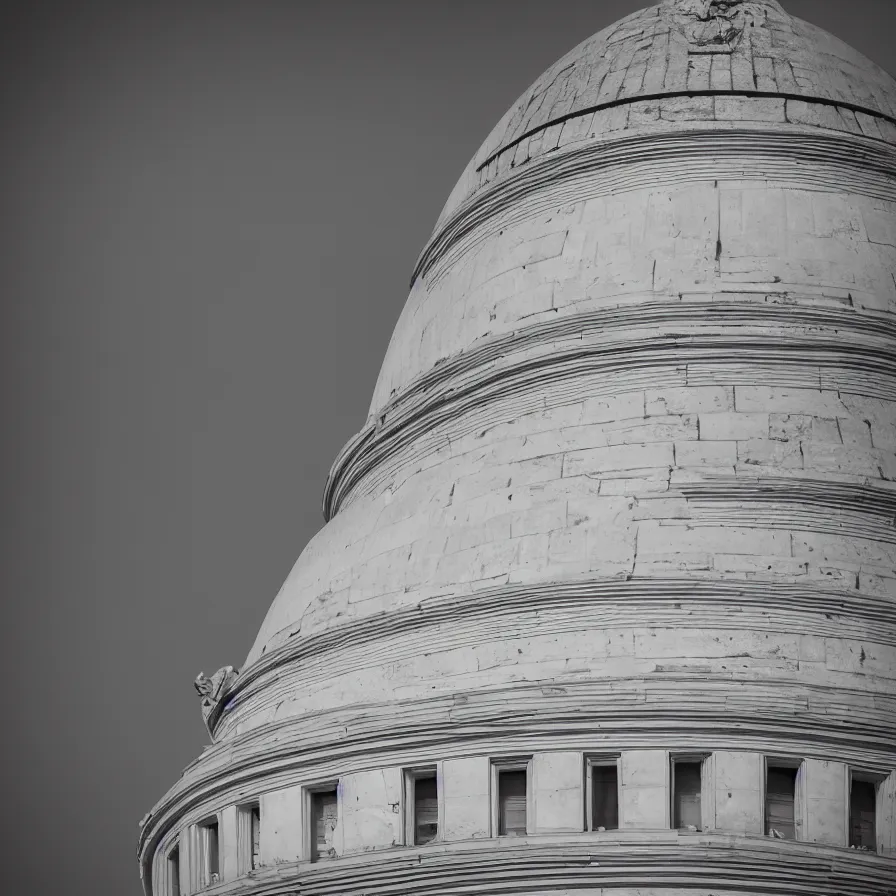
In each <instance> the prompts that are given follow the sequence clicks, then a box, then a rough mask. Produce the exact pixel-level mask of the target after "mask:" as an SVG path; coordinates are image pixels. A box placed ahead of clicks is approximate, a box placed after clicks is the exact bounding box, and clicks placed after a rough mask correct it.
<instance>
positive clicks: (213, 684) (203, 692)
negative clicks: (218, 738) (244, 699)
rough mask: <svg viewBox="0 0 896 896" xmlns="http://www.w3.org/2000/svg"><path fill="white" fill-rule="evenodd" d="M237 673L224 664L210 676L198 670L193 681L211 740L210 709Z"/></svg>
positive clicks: (219, 699) (218, 700) (228, 687)
mask: <svg viewBox="0 0 896 896" xmlns="http://www.w3.org/2000/svg"><path fill="white" fill-rule="evenodd" d="M239 674H240V673H239V672H238V671H237V670H235V669H234V668H233V666H224V668H223V669H218V671H217V672H215V674H214V675H212V677H211V678H209V677H208V676H207V675H206V674H205V673H204V672H200V673H199V674H198V675H197V676H196V678H195V680H194V681H193V687H195V688H196V693H197V694H199V698H200V705H201V707H202V721H203V722H205V727H206V728H208V733H209V735H211V736H212V740H214V735H213V733H212V730H211V728H210V727H209V724H208V719H209V716H210V715H211V714H212V710H213V709H214V708H215V707H216V706H217V705H218V703H220V701H221V698H222V697H223V696H224V694H225V693H226V692H227V691H229V690H230V688H231V686H232V685H233V683H234V682H235V681H236V679H237V678H238V677H239Z"/></svg>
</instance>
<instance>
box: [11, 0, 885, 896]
mask: <svg viewBox="0 0 896 896" xmlns="http://www.w3.org/2000/svg"><path fill="white" fill-rule="evenodd" d="M643 5H645V4H644V3H641V2H638V0H550V2H548V0H539V2H533V0H478V2H471V0H452V2H450V3H447V2H435V0H357V2H349V0H325V2H323V0H322V2H312V0H293V2H269V0H257V2H252V3H249V2H226V0H219V2H214V3H213V2H204V0H193V2H190V3H171V2H168V3H165V2H158V3H152V4H148V3H142V4H137V3H127V2H123V0H120V2H116V3H112V2H109V3H85V2H75V0H68V2H65V3H52V2H33V3H24V4H18V6H16V7H15V11H14V12H9V11H7V12H6V13H5V15H4V21H3V36H2V41H3V44H4V46H3V47H2V48H0V67H2V69H3V71H2V80H0V84H2V87H0V113H2V122H3V135H4V136H3V142H2V144H0V152H2V155H3V159H2V166H0V179H2V196H3V209H4V234H3V241H2V246H3V249H2V252H0V278H2V287H3V291H2V295H3V298H4V306H3V318H2V320H0V333H2V336H3V339H4V346H3V349H4V350H3V352H2V353H0V359H2V361H0V363H2V365H3V369H2V377H0V386H2V394H3V420H4V424H5V425H4V430H5V432H4V446H5V450H6V458H5V463H4V466H3V472H4V476H3V480H2V482H3V491H2V495H0V498H2V502H3V508H4V519H5V521H6V525H5V527H4V538H3V539H2V542H0V543H2V551H3V558H2V561H3V562H2V566H0V568H2V574H3V578H4V582H3V584H4V591H3V602H2V617H0V631H2V633H3V637H4V641H5V644H4V650H3V652H2V662H3V675H4V682H5V688H4V693H5V697H4V701H3V704H4V705H3V712H4V715H3V718H4V735H5V736H4V737H3V750H4V753H5V755H4V760H5V761H4V764H3V766H2V767H3V772H4V777H5V778H6V779H7V780H6V790H5V794H6V801H7V802H6V806H5V807H4V812H3V813H2V816H3V825H4V826H5V828H6V830H5V834H4V837H3V845H4V849H5V850H7V851H8V853H9V855H8V856H7V860H6V862H5V863H4V872H3V883H2V885H0V889H2V890H3V891H4V892H9V893H21V894H26V893H27V894H29V896H43V894H47V896H49V894H58V893H60V892H62V891H63V890H64V891H65V892H66V893H67V894H77V896H80V894H82V893H83V894H85V896H86V894H94V896H97V894H102V896H105V894H110V896H112V894H116V896H123V894H131V896H137V894H138V893H139V892H140V890H139V883H138V879H137V867H136V862H135V858H134V850H135V844H136V838H137V834H138V829H137V821H138V819H140V818H141V816H143V815H144V813H145V812H146V811H147V810H148V809H149V808H150V807H151V806H152V804H153V803H154V802H155V801H156V800H157V799H158V798H159V797H160V796H161V795H162V794H163V792H164V791H165V790H166V789H167V788H168V787H169V786H170V785H171V784H173V783H174V781H175V780H176V778H177V777H178V776H179V774H180V772H181V770H182V769H183V767H184V766H185V765H186V764H187V763H188V762H189V761H190V760H192V759H193V758H194V757H195V756H196V755H197V754H198V753H199V751H200V750H201V748H202V746H203V744H204V743H205V742H206V735H205V731H204V729H203V726H202V723H201V717H200V712H199V701H198V699H197V697H196V695H195V693H194V692H193V688H192V684H191V682H192V679H193V678H194V677H195V675H196V674H197V673H198V672H199V671H200V670H203V671H205V672H207V673H209V674H210V673H212V672H214V671H215V670H216V669H217V668H218V667H219V666H222V665H225V664H233V665H236V666H239V665H240V664H242V662H243V660H244V658H245V656H246V653H247V652H248V650H249V647H250V645H251V643H252V640H253V639H254V636H255V633H256V631H257V629H258V627H259V625H260V623H261V620H262V618H263V616H264V613H265V611H266V610H267V607H268V605H269V604H270V602H271V600H272V599H273V597H274V595H275V594H276V592H277V590H278V588H279V587H280V584H281V583H282V581H283V579H284V578H285V577H286V574H287V573H288V571H289V569H290V567H291V566H292V564H293V562H294V561H295V559H296V558H297V556H298V555H299V553H300V551H301V550H302V548H303V547H304V545H305V544H306V542H307V541H308V539H309V538H310V537H311V536H312V535H313V534H314V532H315V531H316V530H317V529H318V528H319V527H320V526H321V524H322V522H323V521H322V517H321V512H320V498H321V492H322V489H323V484H324V479H325V477H326V474H327V471H328V469H329V466H330V463H331V461H332V459H333V458H334V456H335V455H336V452H337V451H338V450H339V449H340V448H341V446H342V445H343V443H344V442H345V441H346V440H347V439H348V438H349V436H351V435H352V434H353V433H354V432H355V431H356V430H357V429H358V428H359V427H360V426H361V425H362V424H363V422H364V418H365V415H366V411H367V404H368V401H369V399H370V395H371V392H372V389H373V384H374V380H375V378H376V374H377V371H378V368H379V364H380V361H381V359H382V356H383V354H384V352H385V349H386V345H387V343H388V340H389V336H390V334H391V330H392V327H393V326H394V324H395V321H396V319H397V317H398V314H399V311H400V310H401V307H402V305H403V303H404V301H405V298H406V296H407V283H408V279H409V276H410V272H411V268H412V266H413V263H414V261H415V259H416V256H417V253H418V252H419V250H420V249H421V248H422V246H423V243H424V242H425V240H426V239H427V237H428V236H429V233H430V230H431V228H432V226H433V224H434V222H435V219H436V216H437V215H438V213H439V211H440V210H441V207H442V205H443V203H444V201H445V200H446V199H447V196H448V193H449V191H450V189H451V187H452V186H453V184H454V182H455V180H456V178H457V177H458V175H459V174H460V172H461V171H462V169H463V167H464V166H465V164H466V162H467V160H468V159H469V158H470V156H471V155H472V154H473V152H474V151H475V150H476V148H477V147H478V145H479V144H480V142H481V141H482V140H483V139H484V138H485V136H486V135H487V133H488V132H489V130H490V129H491V127H492V126H493V125H494V124H495V122H496V121H497V120H498V118H499V117H500V116H501V115H502V114H503V112H504V111H505V110H506V109H507V107H508V106H509V105H510V104H511V103H512V102H513V100H515V99H516V97H517V96H518V95H519V94H520V93H521V92H522V91H523V90H524V89H525V88H526V87H527V86H528V85H529V83H530V82H532V81H533V80H534V79H535V78H536V77H537V76H538V75H539V74H540V73H541V72H542V71H543V70H544V69H545V68H546V67H547V66H548V65H550V64H551V63H552V62H553V61H554V60H555V59H557V58H558V57H559V56H561V55H562V54H563V53H565V52H566V51H567V50H569V49H571V48H572V46H574V45H575V44H577V43H579V42H580V41H581V40H583V39H585V38H586V37H588V36H589V35H590V34H592V33H594V32H595V31H597V30H599V29H601V28H603V27H604V26H606V25H608V24H610V23H611V22H612V21H615V20H616V19H618V18H620V17H622V16H623V15H627V14H628V13H630V12H633V11H634V10H636V9H638V8H640V7H641V6H643ZM785 6H786V7H787V8H788V9H789V10H790V11H791V12H793V13H794V14H796V15H799V16H801V17H803V18H808V19H810V20H811V21H813V22H815V23H816V24H818V25H820V26H822V27H824V28H827V29H828V30H830V31H832V32H834V33H835V34H837V35H838V36H839V37H842V38H843V39H844V40H846V41H847V42H848V43H851V44H852V45H853V46H855V47H856V48H858V49H859V50H861V51H863V52H864V53H865V54H866V55H868V56H870V57H871V58H872V59H873V60H875V61H876V62H878V63H879V64H880V65H882V66H883V67H884V68H886V69H888V70H889V71H891V72H896V58H894V53H896V50H894V45H893V41H892V35H893V33H894V30H896V29H894V25H896V3H894V2H893V0H785Z"/></svg>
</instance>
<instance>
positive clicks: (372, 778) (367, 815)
mask: <svg viewBox="0 0 896 896" xmlns="http://www.w3.org/2000/svg"><path fill="white" fill-rule="evenodd" d="M401 800H402V781H401V769H398V768H386V769H382V770H379V771H372V772H358V773H357V774H354V775H346V776H345V777H344V778H343V779H342V807H341V808H342V817H341V821H342V835H343V852H344V854H346V855H350V854H352V853H358V852H369V851H371V850H375V849H386V848H388V847H390V846H396V845H398V844H400V843H401V842H402V830H401V818H402V815H401V808H402V807H401Z"/></svg>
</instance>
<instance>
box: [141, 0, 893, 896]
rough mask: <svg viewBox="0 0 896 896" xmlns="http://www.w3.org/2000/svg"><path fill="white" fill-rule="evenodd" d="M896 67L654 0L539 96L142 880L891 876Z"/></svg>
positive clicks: (457, 888) (501, 890)
mask: <svg viewBox="0 0 896 896" xmlns="http://www.w3.org/2000/svg"><path fill="white" fill-rule="evenodd" d="M894 312H896V82H894V80H893V79H892V78H891V77H890V76H889V75H887V74H886V73H885V72H883V71H882V70H881V69H880V68H878V67H877V66H876V65H874V64H873V63H871V62H870V61H868V60H867V59H865V58H864V57H862V56H861V55H859V54H858V53H857V52H855V51H854V50H852V49H851V48H850V47H848V46H846V45H845V44H844V43H842V42H841V41H839V40H837V39H836V38H835V37H832V36H831V35H829V34H827V33H825V32H823V31H821V30H819V29H818V28H816V27H814V26H812V25H810V24H807V23H806V22H803V21H801V20H799V19H795V18H793V17H792V16H790V15H788V14H787V13H786V12H785V11H784V9H783V8H782V7H781V5H780V4H779V3H778V2H776V0H665V2H663V3H660V4H659V5H658V6H653V7H651V8H649V9H645V10H643V11H641V12H638V13H636V14H634V15H632V16H629V17H628V18H626V19H623V20H622V21H620V22H618V23H617V24H615V25H613V26H611V27H610V28H607V29H605V30H604V31H601V32H600V33H599V34H596V35H595V36H594V37H591V38H589V39H588V40H586V41H585V42H584V43H582V44H581V45H580V46H578V47H576V48H575V49H574V50H572V51H571V52H570V53H569V54H568V55H567V56H565V57H564V58H563V59H561V60H560V61H559V62H557V63H556V64H555V65H554V66H552V67H551V68H550V69H549V70H548V71H547V72H545V74H544V75H543V76H542V77H541V78H539V79H538V81H536V83H535V84H534V85H533V86H532V87H531V88H530V89H529V90H527V91H526V92H525V93H524V94H523V95H522V97H521V98H520V100H519V101H518V102H517V103H516V104H515V105H514V106H513V107H512V108H511V109H510V110H509V111H508V113H507V114H506V115H505V116H504V118H503V119H502V120H501V121H500V122H499V123H498V125H497V126H496V127H495V129H494V131H493V132H492V133H491V135H490V136H489V137H488V139H487V140H486V141H485V143H484V144H483V145H482V148H481V149H480V150H479V152H477V154H476V156H475V157H474V158H473V160H472V161H471V162H470V164H469V166H468V167H467V169H466V171H465V172H464V174H463V176H462V177H461V179H460V181H459V182H458V184H457V186H456V188H455V189H454V191H453V193H452V194H451V196H450V198H449V199H448V203H447V205H446V206H445V208H444V210H443V212H442V214H441V216H440V218H439V220H438V222H437V224H436V227H435V230H434V232H433V234H432V236H431V238H430V240H429V242H428V243H427V244H426V246H425V248H424V250H423V252H422V254H421V256H420V259H419V261H418V263H417V265H416V269H415V270H414V272H413V278H412V285H411V291H410V296H409V298H408V301H407V305H406V306H405V309H404V311H403V313H402V315H401V318H400V320H399V322H398V324H397V326H396V328H395V332H394V335H393V337H392V341H391V344H390V346H389V349H388V352H387V354H386V358H385V361H384V363H383V367H382V372H381V374H380V377H379V380H378V382H377V384H376V388H375V391H374V395H373V400H372V402H371V408H370V415H369V417H368V420H367V423H366V425H365V426H364V427H363V429H362V430H361V431H360V432H359V433H358V434H357V436H355V437H354V438H353V439H352V440H351V441H350V443H349V444H348V445H347V446H346V447H345V449H344V450H343V451H342V453H341V454H340V456H339V457H338V458H337V459H336V461H335V463H334V465H333V469H332V472H331V475H330V478H329V481H328V482H327V485H326V490H325V498H324V505H325V507H324V509H325V514H326V517H327V519H328V523H327V525H326V526H325V527H324V528H323V529H322V530H321V532H320V533H319V534H318V535H317V536H316V537H315V538H314V539H313V540H312V541H311V543H310V544H309V545H308V547H307V548H306V549H305V550H304V552H303V553H302V555H301V557H300V558H299V560H298V562H297V563H296V566H295V568H294V569H293V571H292V573H291V574H290V576H289V578H288V579H287V581H286V583H285V584H284V585H283V588H282V590H281V591H280V593H279V594H278V595H277V597H276V599H275V601H274V603H273V605H272V607H271V609H270V611H269V613H268V615H267V618H266V620H265V622H264V624H263V626H262V628H261V631H260V633H259V635H258V637H257V639H256V641H255V644H254V645H253V647H252V649H251V651H250V652H249V655H248V657H247V659H246V662H245V664H244V665H243V667H242V669H241V670H240V671H239V672H236V671H234V670H233V669H230V668H226V669H223V670H221V671H220V672H219V673H217V674H216V675H215V676H213V677H212V678H210V679H209V678H205V677H204V676H203V677H200V679H199V680H198V681H197V688H198V689H199V691H200V693H201V695H202V703H203V712H204V714H205V716H206V721H207V724H208V728H209V732H210V735H211V738H212V741H213V743H212V745H211V746H210V747H209V748H208V749H206V750H205V752H203V753H202V755H201V756H200V757H199V758H198V759H197V760H196V761H195V762H194V763H193V764H192V765H191V766H189V767H188V768H187V770H186V771H185V773H184V775H183V777H182V778H181V779H180V780H179V781H178V782H177V783H176V784H175V785H174V786H173V787H172V788H171V790H170V791H169V792H168V793H167V794H166V795H165V796H164V797H163V798H162V799H161V801H160V802H159V803H158V804H157V805H156V806H155V808H154V809H153V810H152V812H151V813H150V814H149V815H148V816H147V818H146V819H145V821H144V823H143V827H142V833H141V837H140V844H139V859H140V868H141V874H142V878H143V884H144V888H145V891H146V893H147V896H187V894H191V896H192V894H197V893H208V894H215V896H217V894H231V893H239V894H252V896H256V894H257V896H262V894H263V896H274V894H279V896H286V894H302V896H374V894H376V896H406V894H428V896H451V894H458V896H459V894H474V896H487V894H523V893H525V894H557V896H591V894H594V896H598V894H610V893H612V894H613V896H635V894H640V896H663V894H667V896H673V894H674V896H684V894H687V896H710V894H712V896H731V894H734V893H737V894H748V893H756V894H759V893H762V894H769V893H775V894H811V896H883V894H890V896H892V894H894V893H896V523H894V520H896V316H894Z"/></svg>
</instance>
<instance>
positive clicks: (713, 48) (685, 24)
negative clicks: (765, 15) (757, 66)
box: [673, 0, 761, 53]
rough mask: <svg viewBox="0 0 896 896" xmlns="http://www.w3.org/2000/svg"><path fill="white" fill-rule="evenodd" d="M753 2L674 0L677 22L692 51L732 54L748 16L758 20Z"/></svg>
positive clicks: (748, 0) (746, 0)
mask: <svg viewBox="0 0 896 896" xmlns="http://www.w3.org/2000/svg"><path fill="white" fill-rule="evenodd" d="M759 5H761V4H759V3H757V2H756V0H675V2H674V4H673V9H674V15H675V19H676V22H677V24H678V26H679V28H680V29H681V31H682V32H683V33H684V35H685V36H686V37H687V39H688V43H689V44H690V46H691V48H692V51H693V52H698V53H699V52H703V53H731V52H733V51H734V50H735V49H737V46H738V44H739V43H740V41H741V38H742V37H743V33H744V29H745V28H746V25H747V15H748V14H750V15H751V18H755V17H758V16H759V15H760V11H759V9H758V6H759Z"/></svg>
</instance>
